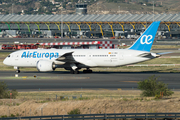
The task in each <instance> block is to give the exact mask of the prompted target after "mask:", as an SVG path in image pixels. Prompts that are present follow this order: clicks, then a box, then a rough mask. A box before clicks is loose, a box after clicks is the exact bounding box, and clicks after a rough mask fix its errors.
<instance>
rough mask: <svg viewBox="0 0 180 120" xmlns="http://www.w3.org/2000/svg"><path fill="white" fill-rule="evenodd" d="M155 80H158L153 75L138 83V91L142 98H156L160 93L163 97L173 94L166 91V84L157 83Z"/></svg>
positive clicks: (168, 90)
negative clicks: (140, 91) (140, 92)
mask: <svg viewBox="0 0 180 120" xmlns="http://www.w3.org/2000/svg"><path fill="white" fill-rule="evenodd" d="M157 79H158V78H157V77H155V75H153V76H150V77H149V78H148V79H146V80H144V81H140V82H138V89H140V90H142V91H143V92H142V94H141V95H142V96H147V97H150V96H157V95H160V93H162V92H163V95H164V96H170V95H172V94H173V93H174V92H173V91H171V90H170V89H168V87H167V84H165V83H163V82H160V81H157Z"/></svg>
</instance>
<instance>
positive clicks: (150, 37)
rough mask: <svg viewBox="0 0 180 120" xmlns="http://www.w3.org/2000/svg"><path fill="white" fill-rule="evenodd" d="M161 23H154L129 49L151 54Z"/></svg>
mask: <svg viewBox="0 0 180 120" xmlns="http://www.w3.org/2000/svg"><path fill="white" fill-rule="evenodd" d="M160 22H161V21H156V22H153V23H152V24H151V25H150V26H149V27H148V28H147V29H146V31H144V33H143V34H142V35H141V36H140V37H139V38H138V39H137V40H136V42H135V43H134V44H133V45H132V46H131V47H130V48H129V49H131V50H139V51H147V52H150V50H151V47H152V44H153V41H154V38H155V36H156V32H157V30H158V27H159V24H160Z"/></svg>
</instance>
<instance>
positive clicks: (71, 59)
mask: <svg viewBox="0 0 180 120" xmlns="http://www.w3.org/2000/svg"><path fill="white" fill-rule="evenodd" d="M73 53H74V52H68V53H65V54H63V55H61V56H60V57H58V58H57V59H56V60H57V61H61V62H65V63H76V61H75V60H74V57H73V56H72V54H73Z"/></svg>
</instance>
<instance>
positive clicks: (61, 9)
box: [61, 3, 63, 38]
mask: <svg viewBox="0 0 180 120" xmlns="http://www.w3.org/2000/svg"><path fill="white" fill-rule="evenodd" d="M61 6H62V8H61V38H63V14H62V10H63V5H62V3H61Z"/></svg>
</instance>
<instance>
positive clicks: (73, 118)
mask: <svg viewBox="0 0 180 120" xmlns="http://www.w3.org/2000/svg"><path fill="white" fill-rule="evenodd" d="M178 118H180V113H112V114H79V115H50V116H26V117H9V118H1V119H0V120H21V119H23V120H27V119H29V120H31V119H35V120H41V119H43V120H86V119H88V120H95V119H103V120H111V119H114V120H118V119H135V120H136V119H145V120H148V119H155V120H156V119H163V120H166V119H168V120H170V119H175V120H176V119H178Z"/></svg>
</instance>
